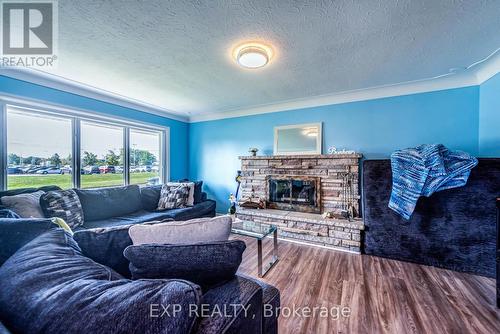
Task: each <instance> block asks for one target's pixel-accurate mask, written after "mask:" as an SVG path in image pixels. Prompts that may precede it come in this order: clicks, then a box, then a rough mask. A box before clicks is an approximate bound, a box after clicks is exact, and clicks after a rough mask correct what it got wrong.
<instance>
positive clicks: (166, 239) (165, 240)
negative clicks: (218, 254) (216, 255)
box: [128, 216, 231, 245]
mask: <svg viewBox="0 0 500 334" xmlns="http://www.w3.org/2000/svg"><path fill="white" fill-rule="evenodd" d="M128 233H129V235H130V238H131V239H132V242H133V243H134V245H142V244H193V243H198V242H211V241H226V240H227V239H228V238H229V234H230V233H231V217H229V216H220V217H215V218H195V219H191V220H187V221H176V222H167V223H160V224H154V225H141V224H138V225H134V226H131V227H130V229H129V231H128Z"/></svg>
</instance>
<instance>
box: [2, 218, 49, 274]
mask: <svg viewBox="0 0 500 334" xmlns="http://www.w3.org/2000/svg"><path fill="white" fill-rule="evenodd" d="M54 228H57V225H55V224H54V223H53V222H52V219H46V218H23V219H17V218H16V219H0V245H1V247H0V266H1V265H2V264H3V263H4V262H5V261H7V259H8V258H9V257H11V256H12V255H13V254H14V253H15V252H17V250H18V249H19V248H21V247H23V246H24V245H26V244H27V243H28V242H30V241H31V240H33V239H35V238H36V237H38V236H39V235H41V234H43V233H45V232H47V231H50V230H51V229H54Z"/></svg>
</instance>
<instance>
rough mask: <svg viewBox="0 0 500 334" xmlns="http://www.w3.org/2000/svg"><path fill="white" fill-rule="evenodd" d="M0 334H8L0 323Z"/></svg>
mask: <svg viewBox="0 0 500 334" xmlns="http://www.w3.org/2000/svg"><path fill="white" fill-rule="evenodd" d="M0 334H10V331H9V330H8V329H7V327H5V326H4V325H3V324H2V323H1V322H0Z"/></svg>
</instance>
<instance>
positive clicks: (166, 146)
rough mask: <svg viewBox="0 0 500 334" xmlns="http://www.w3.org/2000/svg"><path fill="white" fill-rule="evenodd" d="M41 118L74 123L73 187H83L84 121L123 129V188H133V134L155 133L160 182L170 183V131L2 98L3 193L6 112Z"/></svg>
mask: <svg viewBox="0 0 500 334" xmlns="http://www.w3.org/2000/svg"><path fill="white" fill-rule="evenodd" d="M8 107H11V108H14V109H17V110H22V111H27V112H31V113H35V114H36V113H38V114H45V115H46V114H53V115H54V116H59V117H61V118H66V119H70V120H71V124H72V129H71V133H72V157H73V159H72V170H73V171H74V172H73V173H72V183H73V187H75V188H80V187H81V173H80V170H81V156H80V155H81V150H80V147H81V131H80V123H81V121H89V122H92V123H97V124H109V125H113V126H117V127H121V128H122V129H123V144H124V154H125V160H124V168H123V169H124V184H125V185H129V184H130V168H129V167H130V157H129V153H130V147H129V146H130V145H129V144H130V130H131V129H137V130H142V131H155V132H159V133H160V157H159V159H160V162H161V164H160V166H161V167H160V179H161V181H162V182H163V183H165V182H168V181H169V180H170V127H167V126H160V125H155V124H151V123H147V122H142V121H135V120H131V119H129V118H125V117H119V116H116V117H115V116H109V115H107V114H104V113H101V112H97V111H90V110H83V109H78V108H68V107H65V106H61V105H56V104H50V103H45V102H41V101H37V100H30V99H21V98H18V97H14V96H10V95H5V94H4V95H2V94H0V190H7V154H8V152H7V108H8Z"/></svg>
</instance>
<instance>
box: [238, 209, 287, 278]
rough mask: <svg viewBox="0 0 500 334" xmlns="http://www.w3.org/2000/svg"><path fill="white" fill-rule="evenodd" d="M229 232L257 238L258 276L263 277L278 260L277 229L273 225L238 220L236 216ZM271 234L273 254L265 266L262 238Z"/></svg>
mask: <svg viewBox="0 0 500 334" xmlns="http://www.w3.org/2000/svg"><path fill="white" fill-rule="evenodd" d="M231 233H234V234H239V235H243V236H245V237H250V238H254V239H257V261H258V270H259V277H264V276H265V275H266V274H267V272H268V271H269V270H271V268H272V267H273V266H274V265H275V264H276V263H277V262H278V260H279V258H278V229H277V227H276V226H275V225H272V224H265V223H257V222H253V221H248V220H240V219H238V218H236V220H235V221H233V225H232V226H231ZM271 234H272V235H273V254H272V257H271V261H269V263H268V264H266V266H265V267H263V265H262V240H263V239H264V238H266V237H268V236H271Z"/></svg>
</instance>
